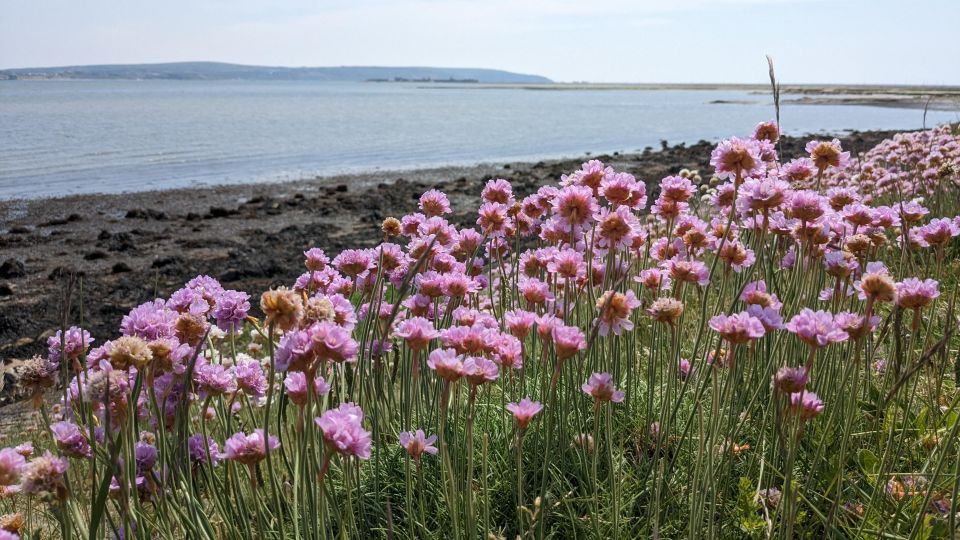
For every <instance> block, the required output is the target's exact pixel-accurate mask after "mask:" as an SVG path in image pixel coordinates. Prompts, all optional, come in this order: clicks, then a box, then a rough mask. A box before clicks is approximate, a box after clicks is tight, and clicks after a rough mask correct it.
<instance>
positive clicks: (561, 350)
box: [552, 325, 587, 361]
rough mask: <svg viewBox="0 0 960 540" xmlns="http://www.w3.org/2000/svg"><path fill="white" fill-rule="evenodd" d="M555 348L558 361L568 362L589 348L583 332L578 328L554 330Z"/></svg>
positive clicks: (568, 327) (569, 327) (565, 327)
mask: <svg viewBox="0 0 960 540" xmlns="http://www.w3.org/2000/svg"><path fill="white" fill-rule="evenodd" d="M552 336H553V348H554V351H556V353H557V359H558V360H560V361H563V360H566V359H568V358H571V357H573V356H575V355H576V354H577V353H578V352H580V351H582V350H584V349H586V348H587V340H586V337H585V336H584V335H583V331H582V330H580V329H579V328H577V327H576V326H562V325H561V326H557V327H555V328H554V329H553V333H552Z"/></svg>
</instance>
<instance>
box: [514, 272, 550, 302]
mask: <svg viewBox="0 0 960 540" xmlns="http://www.w3.org/2000/svg"><path fill="white" fill-rule="evenodd" d="M517 288H519V289H520V295H521V296H523V299H524V300H526V301H527V303H528V304H530V305H540V304H544V303H546V302H547V301H549V300H553V299H554V296H553V293H551V292H550V286H549V285H547V284H546V283H544V282H542V281H540V280H539V279H536V278H528V277H521V278H520V280H519V282H518V283H517Z"/></svg>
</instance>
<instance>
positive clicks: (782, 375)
mask: <svg viewBox="0 0 960 540" xmlns="http://www.w3.org/2000/svg"><path fill="white" fill-rule="evenodd" d="M809 380H810V378H809V377H808V376H807V370H806V369H804V368H802V367H801V368H794V367H782V368H780V369H778V370H777V374H776V375H774V377H773V386H774V388H776V389H777V391H778V392H783V393H785V394H794V393H796V392H802V391H803V389H804V388H806V386H807V382H809Z"/></svg>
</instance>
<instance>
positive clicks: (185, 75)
mask: <svg viewBox="0 0 960 540" xmlns="http://www.w3.org/2000/svg"><path fill="white" fill-rule="evenodd" d="M64 79H70V80H74V79H94V80H104V79H106V80H258V81H263V80H274V81H397V82H401V81H408V82H435V83H436V82H441V83H442V82H475V83H481V82H483V83H493V84H550V83H552V82H553V81H551V80H550V79H548V78H546V77H542V76H540V75H529V74H525V73H514V72H511V71H504V70H499V69H481V68H444V67H418V66H412V67H391V66H334V67H280V66H247V65H241V64H227V63H222V62H173V63H166V64H107V65H89V66H58V67H31V68H15V69H3V70H0V80H64Z"/></svg>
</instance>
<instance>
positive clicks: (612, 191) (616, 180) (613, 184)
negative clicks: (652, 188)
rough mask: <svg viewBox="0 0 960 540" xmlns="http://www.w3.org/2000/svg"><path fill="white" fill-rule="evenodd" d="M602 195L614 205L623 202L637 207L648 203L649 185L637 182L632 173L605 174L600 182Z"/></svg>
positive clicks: (631, 206)
mask: <svg viewBox="0 0 960 540" xmlns="http://www.w3.org/2000/svg"><path fill="white" fill-rule="evenodd" d="M600 195H601V196H603V197H604V198H605V199H607V201H609V202H610V203H611V204H613V205H620V204H622V205H626V206H629V207H630V208H635V209H639V208H643V207H645V206H646V205H647V186H646V185H645V184H644V183H643V182H637V180H636V178H634V177H633V175H632V174H627V173H613V174H610V175H604V177H603V180H602V181H601V182H600Z"/></svg>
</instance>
